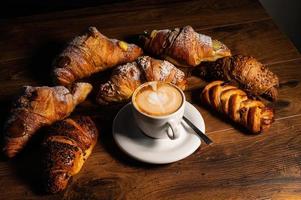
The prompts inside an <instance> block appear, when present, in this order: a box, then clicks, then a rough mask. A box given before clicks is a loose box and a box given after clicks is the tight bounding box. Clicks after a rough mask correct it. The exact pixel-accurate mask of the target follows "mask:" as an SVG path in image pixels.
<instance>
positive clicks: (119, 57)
mask: <svg viewBox="0 0 301 200" xmlns="http://www.w3.org/2000/svg"><path fill="white" fill-rule="evenodd" d="M142 53H143V52H142V49H141V48H140V47H138V46H137V45H135V44H128V43H126V42H124V41H120V40H116V39H109V38H107V37H106V36H104V35H103V34H101V33H100V32H99V31H98V30H97V29H96V28H95V27H89V29H88V31H87V32H86V33H85V34H83V35H82V36H78V37H76V38H74V39H73V40H72V41H71V42H70V44H69V45H68V46H67V47H66V49H65V50H64V51H63V52H62V53H61V54H60V55H59V56H58V57H57V58H56V59H55V61H54V63H53V67H54V78H55V82H56V83H59V84H60V85H69V84H70V83H72V82H73V81H75V80H78V79H81V78H84V77H88V76H90V75H91V74H93V73H96V72H100V71H104V70H106V69H108V68H111V67H114V66H116V65H119V64H123V63H127V62H132V61H134V60H136V59H137V57H139V56H141V55H142Z"/></svg>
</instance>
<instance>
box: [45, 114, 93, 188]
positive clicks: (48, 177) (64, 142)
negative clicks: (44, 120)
mask: <svg viewBox="0 0 301 200" xmlns="http://www.w3.org/2000/svg"><path fill="white" fill-rule="evenodd" d="M97 138H98V131H97V128H96V126H95V124H94V122H93V121H92V120H91V118H90V117H87V116H80V117H74V118H68V119H65V120H63V121H60V122H57V123H55V124H54V125H53V126H52V127H51V128H50V130H49V131H48V134H47V136H46V138H45V141H44V142H43V145H42V147H43V157H42V159H43V165H44V167H43V170H44V174H43V176H44V180H45V189H46V191H48V192H50V193H56V192H59V191H62V190H64V189H65V188H66V187H67V184H68V182H69V180H70V178H71V177H72V176H74V175H75V174H77V173H78V172H79V171H80V170H81V168H82V166H83V164H84V163H85V161H86V160H87V158H88V157H89V156H90V154H91V153H92V150H93V148H94V146H95V144H96V142H97Z"/></svg>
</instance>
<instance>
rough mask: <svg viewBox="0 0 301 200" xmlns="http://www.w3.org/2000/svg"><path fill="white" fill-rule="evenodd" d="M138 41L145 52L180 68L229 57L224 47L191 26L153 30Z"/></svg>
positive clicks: (228, 51)
mask: <svg viewBox="0 0 301 200" xmlns="http://www.w3.org/2000/svg"><path fill="white" fill-rule="evenodd" d="M140 39H141V42H142V43H143V46H144V49H145V50H146V51H148V52H149V53H151V54H153V55H156V56H160V57H161V58H163V59H166V60H168V61H169V62H171V63H173V64H175V65H177V66H182V67H195V66H197V65H199V64H200V63H201V62H202V61H214V60H216V59H218V58H222V57H225V56H230V55H231V52H230V50H229V49H228V48H227V47H226V45H224V44H223V43H221V42H220V41H218V40H212V39H211V37H209V36H207V35H203V34H199V33H197V32H195V31H194V29H193V28H192V27H191V26H185V27H183V28H175V29H174V30H169V29H165V30H153V31H152V32H151V33H150V34H148V33H146V34H145V35H141V36H140Z"/></svg>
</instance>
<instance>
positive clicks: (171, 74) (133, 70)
mask: <svg viewBox="0 0 301 200" xmlns="http://www.w3.org/2000/svg"><path fill="white" fill-rule="evenodd" d="M146 81H163V82H169V83H173V84H175V85H177V86H178V87H180V88H181V89H183V90H185V89H186V88H187V80H186V76H185V74H184V72H182V71H181V70H180V69H178V68H176V67H175V66H174V65H173V64H171V63H170V62H168V61H164V60H158V59H154V58H151V57H149V56H142V57H139V58H138V60H137V61H136V62H132V63H127V64H125V65H121V66H119V67H117V68H116V69H114V72H113V74H112V76H111V78H110V80H109V81H108V82H107V83H104V84H102V85H101V86H100V89H99V92H98V95H97V101H98V102H99V103H100V104H107V103H112V102H122V101H127V100H128V99H130V97H131V96H132V94H133V92H134V90H135V89H136V88H138V86H139V85H141V84H142V83H144V82H146Z"/></svg>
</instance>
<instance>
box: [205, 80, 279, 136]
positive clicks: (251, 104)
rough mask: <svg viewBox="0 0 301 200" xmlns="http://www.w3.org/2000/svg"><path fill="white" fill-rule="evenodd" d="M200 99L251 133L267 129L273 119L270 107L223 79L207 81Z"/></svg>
mask: <svg viewBox="0 0 301 200" xmlns="http://www.w3.org/2000/svg"><path fill="white" fill-rule="evenodd" d="M201 101H202V103H203V104H205V105H208V106H210V107H211V108H213V109H214V110H215V111H218V112H220V113H222V114H224V115H225V116H227V117H228V118H230V119H231V120H233V121H234V122H236V123H238V124H240V125H242V126H244V127H245V128H247V129H248V130H249V131H250V132H251V133H260V132H262V131H264V130H266V129H268V128H269V127H270V126H271V124H272V122H273V121H274V112H273V110H272V109H271V108H269V107H267V106H265V104H264V103H263V102H262V101H260V100H254V99H250V98H249V97H248V96H247V94H246V93H245V92H244V91H243V90H241V89H238V88H237V87H235V86H232V85H229V84H226V83H225V82H223V81H213V82H211V83H209V84H208V85H207V86H206V87H205V88H204V89H203V91H202V93H201Z"/></svg>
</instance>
